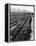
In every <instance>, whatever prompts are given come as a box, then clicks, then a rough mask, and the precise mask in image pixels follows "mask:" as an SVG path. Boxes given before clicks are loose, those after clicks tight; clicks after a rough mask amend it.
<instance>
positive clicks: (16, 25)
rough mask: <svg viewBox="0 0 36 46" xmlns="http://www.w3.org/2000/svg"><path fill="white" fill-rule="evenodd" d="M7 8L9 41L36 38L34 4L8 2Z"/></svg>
mask: <svg viewBox="0 0 36 46" xmlns="http://www.w3.org/2000/svg"><path fill="white" fill-rule="evenodd" d="M7 10H8V13H7V14H8V36H6V37H8V41H9V42H13V41H33V40H35V35H34V34H35V31H34V30H35V26H34V24H35V23H34V5H22V4H8V8H7ZM6 27H7V26H6Z"/></svg>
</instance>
